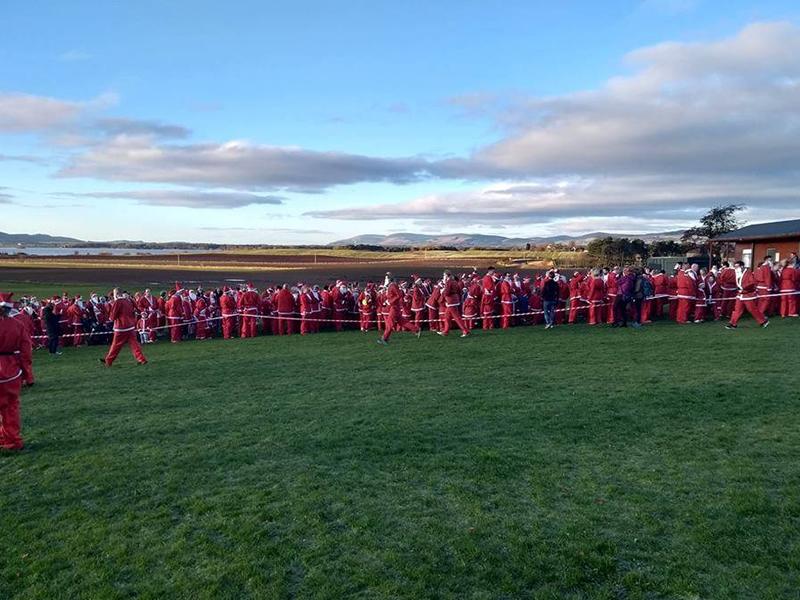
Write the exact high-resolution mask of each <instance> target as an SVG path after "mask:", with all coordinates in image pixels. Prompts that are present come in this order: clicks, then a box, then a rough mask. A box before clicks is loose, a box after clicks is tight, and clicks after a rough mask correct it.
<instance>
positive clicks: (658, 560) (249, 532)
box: [0, 321, 800, 598]
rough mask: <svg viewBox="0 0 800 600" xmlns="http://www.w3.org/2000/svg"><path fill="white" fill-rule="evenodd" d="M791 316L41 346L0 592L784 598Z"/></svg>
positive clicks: (0, 545) (795, 563)
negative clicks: (460, 333)
mask: <svg viewBox="0 0 800 600" xmlns="http://www.w3.org/2000/svg"><path fill="white" fill-rule="evenodd" d="M799 335H800V323H797V322H791V323H787V322H775V323H773V325H772V326H771V327H770V328H769V329H766V330H762V329H759V328H756V327H755V326H754V325H753V323H752V321H747V322H746V323H744V324H743V326H742V327H741V328H740V329H739V330H738V331H736V332H730V331H725V330H724V329H723V328H722V327H721V326H720V325H718V324H707V325H703V326H687V327H678V326H675V325H671V324H659V325H654V326H652V327H647V328H644V329H642V330H640V331H636V330H611V329H589V328H587V327H585V326H576V327H573V328H566V327H564V328H560V329H556V330H554V331H547V332H545V331H543V330H542V329H541V328H526V329H521V328H520V329H515V330H511V331H508V332H500V331H495V332H490V333H483V332H478V333H477V334H476V335H475V336H473V337H471V338H468V339H465V340H461V339H459V338H457V337H451V338H447V339H442V338H439V337H438V336H433V335H430V334H428V335H426V336H423V338H422V339H421V340H417V339H415V338H414V337H413V336H408V335H406V336H402V335H398V336H397V337H396V340H395V339H394V338H393V340H392V345H390V346H389V347H387V348H383V347H379V346H377V345H376V344H375V341H374V339H375V337H376V336H375V335H369V336H363V335H361V334H358V333H345V334H321V335H317V336H311V337H308V338H303V339H301V338H300V337H291V338H272V337H262V338H255V339H250V340H235V341H228V342H224V341H221V340H214V341H208V342H190V343H184V344H181V345H178V346H174V345H169V344H165V343H159V344H157V345H154V346H150V347H147V348H145V351H146V352H147V354H148V358H149V359H150V364H149V365H148V366H146V367H137V366H135V364H134V362H133V359H132V358H131V357H130V355H129V354H123V355H122V357H121V358H120V360H119V363H118V364H117V365H115V366H114V367H113V368H112V369H103V368H102V367H100V366H99V364H98V363H97V358H98V357H100V356H101V353H102V352H103V348H97V347H94V348H81V349H77V350H75V349H67V350H66V351H65V352H64V355H63V356H61V357H59V358H57V359H50V357H49V356H47V355H44V354H41V353H37V355H36V359H35V369H36V373H37V376H38V378H39V380H38V383H37V385H36V386H35V387H34V388H32V389H30V390H28V391H26V392H25V394H24V397H23V403H24V410H23V419H24V434H25V436H26V441H27V443H28V449H27V450H26V451H24V452H23V453H21V454H17V455H2V456H0V598H56V597H86V598H90V597H91V598H113V597H132V596H137V597H144V598H247V597H251V598H293V597H296V598H343V597H359V598H530V597H533V598H796V597H797V593H798V590H800V544H799V543H798V542H799V541H800V533H798V532H800V461H798V452H799V449H800V403H798V400H800V391H799V390H800V388H799V387H798V381H799V380H798V376H797V370H796V351H797V347H798V336H799Z"/></svg>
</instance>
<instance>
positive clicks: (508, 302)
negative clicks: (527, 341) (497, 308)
mask: <svg viewBox="0 0 800 600" xmlns="http://www.w3.org/2000/svg"><path fill="white" fill-rule="evenodd" d="M499 292H500V305H501V308H502V311H503V312H502V317H501V319H500V326H501V327H502V328H503V329H508V328H509V327H511V318H512V316H513V315H514V291H513V289H512V287H511V282H510V281H508V280H507V279H503V280H502V281H501V282H500V288H499Z"/></svg>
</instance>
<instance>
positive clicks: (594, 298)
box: [587, 269, 606, 325]
mask: <svg viewBox="0 0 800 600" xmlns="http://www.w3.org/2000/svg"><path fill="white" fill-rule="evenodd" d="M587 300H588V301H589V325H600V324H601V323H603V321H604V317H605V313H606V311H605V310H603V303H604V302H605V301H606V284H605V281H603V276H602V275H601V274H600V270H599V269H595V270H594V271H592V274H591V275H590V276H589V284H588V289H587Z"/></svg>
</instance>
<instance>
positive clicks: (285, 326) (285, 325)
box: [278, 316, 292, 335]
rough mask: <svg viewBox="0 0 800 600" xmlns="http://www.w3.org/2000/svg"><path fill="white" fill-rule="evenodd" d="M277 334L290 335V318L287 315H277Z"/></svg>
mask: <svg viewBox="0 0 800 600" xmlns="http://www.w3.org/2000/svg"><path fill="white" fill-rule="evenodd" d="M278 335H292V320H291V319H290V318H289V317H288V316H287V317H280V316H279V317H278Z"/></svg>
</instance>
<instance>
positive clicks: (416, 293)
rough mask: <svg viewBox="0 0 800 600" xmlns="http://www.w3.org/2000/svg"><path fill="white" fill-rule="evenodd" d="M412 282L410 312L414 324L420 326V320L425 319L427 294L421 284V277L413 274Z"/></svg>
mask: <svg viewBox="0 0 800 600" xmlns="http://www.w3.org/2000/svg"><path fill="white" fill-rule="evenodd" d="M412 278H413V279H414V283H413V285H412V286H411V314H412V315H413V317H414V325H416V326H417V327H422V321H423V320H424V319H425V312H426V310H427V309H426V307H425V300H426V296H427V294H426V293H425V289H424V287H423V285H422V279H421V278H419V277H417V276H416V275H413V276H412Z"/></svg>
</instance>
